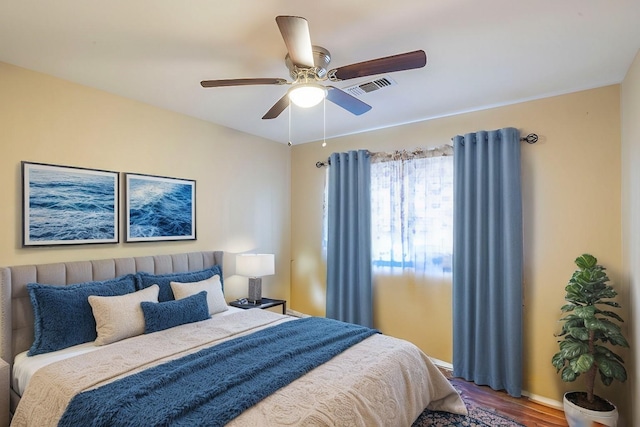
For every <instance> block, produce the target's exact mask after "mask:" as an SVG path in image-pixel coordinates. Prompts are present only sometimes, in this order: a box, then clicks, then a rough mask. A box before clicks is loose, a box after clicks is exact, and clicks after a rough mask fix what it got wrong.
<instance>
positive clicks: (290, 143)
mask: <svg viewBox="0 0 640 427" xmlns="http://www.w3.org/2000/svg"><path fill="white" fill-rule="evenodd" d="M288 140H289V142H288V143H287V145H288V146H289V147H291V146H292V145H293V143H292V142H291V100H289V138H288Z"/></svg>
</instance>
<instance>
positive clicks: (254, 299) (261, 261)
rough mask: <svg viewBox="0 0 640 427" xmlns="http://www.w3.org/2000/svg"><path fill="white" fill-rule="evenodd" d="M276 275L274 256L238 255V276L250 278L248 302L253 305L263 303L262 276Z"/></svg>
mask: <svg viewBox="0 0 640 427" xmlns="http://www.w3.org/2000/svg"><path fill="white" fill-rule="evenodd" d="M274 273H275V260H274V255H273V254H240V255H236V274H238V275H240V276H246V277H248V278H249V293H248V295H247V300H249V302H251V303H253V304H259V303H260V302H261V301H262V276H270V275H272V274H274Z"/></svg>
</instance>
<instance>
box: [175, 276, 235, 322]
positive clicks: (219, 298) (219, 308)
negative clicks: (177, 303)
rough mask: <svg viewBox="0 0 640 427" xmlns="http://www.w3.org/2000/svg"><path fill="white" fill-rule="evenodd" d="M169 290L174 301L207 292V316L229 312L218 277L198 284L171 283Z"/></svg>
mask: <svg viewBox="0 0 640 427" xmlns="http://www.w3.org/2000/svg"><path fill="white" fill-rule="evenodd" d="M171 290H172V291H173V295H174V296H175V297H176V300H181V299H183V298H186V297H188V296H191V295H195V294H197V293H198V292H202V291H206V292H207V305H208V306H209V314H216V313H222V312H223V311H227V310H229V306H228V305H227V301H226V300H225V299H224V294H223V293H222V285H221V284H220V276H218V275H217V274H216V275H215V276H213V277H210V278H208V279H206V280H201V281H200V282H191V283H180V282H171Z"/></svg>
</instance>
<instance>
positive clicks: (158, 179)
mask: <svg viewBox="0 0 640 427" xmlns="http://www.w3.org/2000/svg"><path fill="white" fill-rule="evenodd" d="M124 175H125V180H124V181H125V215H124V216H125V221H126V225H125V238H124V241H125V242H128V243H131V242H156V241H171V240H196V181H195V180H191V179H182V178H170V177H166V176H157V175H144V174H137V173H125V174H124Z"/></svg>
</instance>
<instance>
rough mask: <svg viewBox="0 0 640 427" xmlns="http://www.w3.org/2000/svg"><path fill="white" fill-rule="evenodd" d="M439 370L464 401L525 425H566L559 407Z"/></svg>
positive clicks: (543, 426) (535, 426) (534, 426)
mask: <svg viewBox="0 0 640 427" xmlns="http://www.w3.org/2000/svg"><path fill="white" fill-rule="evenodd" d="M440 370H441V371H442V373H444V374H445V376H446V377H447V378H449V380H450V381H451V382H452V383H453V384H454V385H455V386H456V387H457V388H458V390H461V394H462V396H463V397H464V399H465V400H466V401H469V402H474V403H476V404H477V405H479V406H482V407H484V408H490V409H491V410H492V411H494V412H496V413H498V414H502V415H504V416H505V417H508V418H511V419H512V420H515V421H517V422H519V423H520V424H524V425H525V426H527V427H538V426H539V427H555V426H562V427H566V426H567V421H566V420H565V418H564V412H562V411H561V410H559V409H555V408H551V407H549V406H545V405H541V404H539V403H536V402H533V401H531V400H529V399H527V398H526V397H521V398H515V397H511V396H509V395H508V394H507V393H506V392H503V391H495V390H492V389H491V388H490V387H487V386H479V385H476V384H474V383H471V382H467V381H464V380H461V379H459V378H452V377H451V372H450V371H447V370H445V369H443V368H440Z"/></svg>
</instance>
